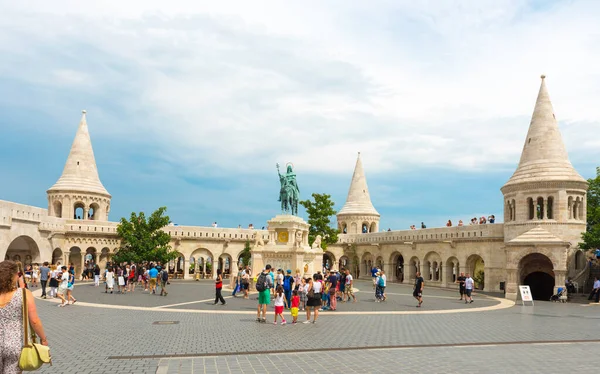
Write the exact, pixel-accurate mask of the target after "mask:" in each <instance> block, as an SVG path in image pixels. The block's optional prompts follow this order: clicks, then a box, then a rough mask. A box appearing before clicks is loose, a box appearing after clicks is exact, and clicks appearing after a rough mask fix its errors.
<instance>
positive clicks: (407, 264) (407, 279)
mask: <svg viewBox="0 0 600 374" xmlns="http://www.w3.org/2000/svg"><path fill="white" fill-rule="evenodd" d="M403 267H404V269H403V270H404V281H403V282H402V283H411V281H412V279H414V278H412V277H411V275H410V267H411V265H410V262H405V263H404V266H403Z"/></svg>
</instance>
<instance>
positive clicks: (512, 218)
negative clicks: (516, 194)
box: [511, 199, 517, 221]
mask: <svg viewBox="0 0 600 374" xmlns="http://www.w3.org/2000/svg"><path fill="white" fill-rule="evenodd" d="M511 206H512V209H511V212H512V217H511V220H512V221H515V220H516V219H517V205H516V204H515V199H512V204H511Z"/></svg>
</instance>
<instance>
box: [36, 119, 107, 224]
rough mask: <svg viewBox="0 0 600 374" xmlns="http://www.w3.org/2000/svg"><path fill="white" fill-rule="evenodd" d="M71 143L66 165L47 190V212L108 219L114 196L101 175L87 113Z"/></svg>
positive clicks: (68, 216)
mask: <svg viewBox="0 0 600 374" xmlns="http://www.w3.org/2000/svg"><path fill="white" fill-rule="evenodd" d="M82 113H83V114H82V116H81V121H80V122H79V128H78V129H77V134H76V135H75V140H73V145H72V146H71V152H70V153H69V157H68V158H67V162H66V164H65V168H64V170H63V173H62V175H61V176H60V178H59V179H58V181H57V182H56V183H55V184H54V186H52V187H51V188H50V189H49V190H48V191H47V194H48V213H49V214H50V215H51V216H54V217H62V218H67V219H82V220H94V221H108V213H109V212H110V199H111V196H110V194H109V193H108V191H106V189H105V188H104V186H103V185H102V182H100V178H99V176H98V168H97V167H96V159H95V157H94V150H93V149H92V141H91V139H90V133H89V130H88V126H87V122H86V118H85V114H86V111H85V110H83V111H82Z"/></svg>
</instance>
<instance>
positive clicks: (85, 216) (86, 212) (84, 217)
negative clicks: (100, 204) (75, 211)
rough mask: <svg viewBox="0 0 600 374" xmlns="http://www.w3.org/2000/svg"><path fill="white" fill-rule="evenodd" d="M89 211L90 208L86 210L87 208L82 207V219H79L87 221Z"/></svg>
mask: <svg viewBox="0 0 600 374" xmlns="http://www.w3.org/2000/svg"><path fill="white" fill-rule="evenodd" d="M89 211H90V208H88V207H87V206H84V207H83V217H81V218H82V219H84V220H87V219H88V213H89Z"/></svg>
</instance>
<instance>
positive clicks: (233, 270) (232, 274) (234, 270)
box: [229, 258, 239, 289]
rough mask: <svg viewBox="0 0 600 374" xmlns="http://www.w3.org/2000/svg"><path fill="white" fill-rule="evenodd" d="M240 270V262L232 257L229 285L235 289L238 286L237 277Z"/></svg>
mask: <svg viewBox="0 0 600 374" xmlns="http://www.w3.org/2000/svg"><path fill="white" fill-rule="evenodd" d="M238 271H239V270H238V262H237V261H233V258H232V260H231V262H230V263H229V285H230V286H231V288H232V289H235V286H236V281H235V278H236V277H237V274H238Z"/></svg>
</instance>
